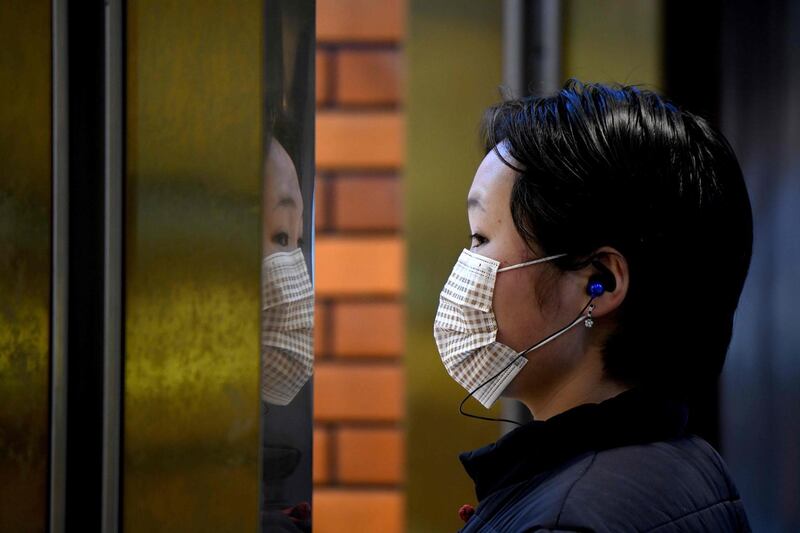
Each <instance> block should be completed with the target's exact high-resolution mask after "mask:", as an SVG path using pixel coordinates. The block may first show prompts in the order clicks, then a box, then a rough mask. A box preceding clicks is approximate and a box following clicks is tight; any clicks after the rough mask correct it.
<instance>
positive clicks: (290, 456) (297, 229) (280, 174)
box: [261, 0, 314, 532]
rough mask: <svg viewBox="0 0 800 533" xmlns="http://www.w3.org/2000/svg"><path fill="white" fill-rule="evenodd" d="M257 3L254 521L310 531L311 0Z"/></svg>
mask: <svg viewBox="0 0 800 533" xmlns="http://www.w3.org/2000/svg"><path fill="white" fill-rule="evenodd" d="M265 7H266V10H265V15H266V16H265V21H266V22H265V24H266V37H265V39H266V49H265V50H266V58H265V59H266V63H265V67H266V88H267V97H266V102H265V104H266V105H265V110H266V113H265V117H266V135H267V152H266V160H265V166H264V198H263V232H262V235H263V237H262V238H263V248H262V254H263V260H262V284H263V292H262V332H261V335H262V338H261V342H262V345H261V348H262V353H261V355H262V382H261V387H262V389H261V392H262V395H261V396H262V402H263V407H262V415H263V421H262V426H263V431H262V491H263V492H262V500H261V502H262V508H261V530H262V531H265V532H266V531H310V530H311V507H310V503H311V441H312V421H311V410H312V391H311V385H310V382H309V380H310V377H311V373H312V368H313V359H314V357H313V318H314V316H313V312H314V289H313V285H312V282H311V278H310V276H309V273H310V272H312V268H311V261H310V260H311V250H312V242H311V238H310V236H311V234H312V217H311V213H312V209H311V206H312V193H313V186H314V152H313V135H314V130H313V124H314V122H313V121H314V96H313V92H312V91H313V88H314V77H313V68H314V63H313V58H314V55H313V54H314V2H313V1H309V0H304V1H296V0H286V1H267V2H266V6H265Z"/></svg>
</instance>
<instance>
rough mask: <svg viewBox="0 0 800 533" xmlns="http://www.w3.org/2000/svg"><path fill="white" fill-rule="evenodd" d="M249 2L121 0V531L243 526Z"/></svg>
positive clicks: (252, 116) (251, 436) (254, 253)
mask: <svg viewBox="0 0 800 533" xmlns="http://www.w3.org/2000/svg"><path fill="white" fill-rule="evenodd" d="M263 21H264V17H263V4H262V2H261V1H260V0H242V1H237V2H227V1H223V0H210V1H206V2H185V1H179V0H130V1H128V2H127V21H126V23H127V51H126V54H127V81H126V87H127V91H126V99H127V102H126V108H127V111H126V120H127V125H126V126H127V130H126V136H127V138H126V180H127V183H126V222H125V231H126V235H125V237H126V258H125V269H126V270H125V284H126V287H125V291H126V292H125V298H126V304H125V313H126V316H125V338H126V340H125V349H126V361H125V378H124V382H125V398H124V402H125V404H124V426H123V442H124V444H123V473H122V476H123V502H122V505H123V510H122V522H123V527H124V529H125V531H128V532H137V531H154V530H158V531H197V532H202V531H213V532H218V531H253V530H255V529H256V526H257V523H258V501H259V464H258V459H259V405H260V402H259V379H260V372H259V337H260V324H259V308H260V292H261V291H260V288H261V287H260V263H261V192H262V174H263V146H264V135H263V130H264V125H263V120H262V116H263V83H262V81H263V72H264V69H263V65H264V56H263V50H264V41H263V35H264V27H263Z"/></svg>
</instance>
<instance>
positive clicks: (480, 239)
mask: <svg viewBox="0 0 800 533" xmlns="http://www.w3.org/2000/svg"><path fill="white" fill-rule="evenodd" d="M475 239H477V241H478V244H475V245H472V241H473V240H475ZM486 240H487V239H486V237H484V236H483V235H481V234H480V233H473V234H472V235H470V244H471V245H472V248H475V247H476V246H480V245H481V244H484V243H485V242H486Z"/></svg>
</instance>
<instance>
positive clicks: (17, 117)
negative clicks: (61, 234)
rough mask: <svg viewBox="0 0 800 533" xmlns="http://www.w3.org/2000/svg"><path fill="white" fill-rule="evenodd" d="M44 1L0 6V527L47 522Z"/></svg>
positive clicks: (38, 526)
mask: <svg viewBox="0 0 800 533" xmlns="http://www.w3.org/2000/svg"><path fill="white" fill-rule="evenodd" d="M50 45H51V39H50V2H49V1H42V0H35V1H32V0H12V1H7V0H4V1H3V2H0V102H2V105H0V165H2V168H0V405H1V406H2V408H0V480H2V483H0V531H44V530H45V529H46V527H47V522H46V520H47V471H48V438H49V428H48V424H49V422H48V403H49V390H48V387H49V378H48V375H49V372H50V362H49V342H50V333H49V330H50V170H51V164H50V162H51V156H50V154H51V152H50V150H51V145H50V120H51V115H50V105H51V103H50V94H51V62H50Z"/></svg>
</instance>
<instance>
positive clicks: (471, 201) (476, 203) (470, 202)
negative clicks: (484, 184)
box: [467, 196, 485, 211]
mask: <svg viewBox="0 0 800 533" xmlns="http://www.w3.org/2000/svg"><path fill="white" fill-rule="evenodd" d="M473 207H477V208H478V209H480V210H481V211H485V210H484V209H483V206H482V205H481V201H480V200H479V199H478V198H477V197H476V196H470V197H469V198H467V209H468V210H469V209H472V208H473Z"/></svg>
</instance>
